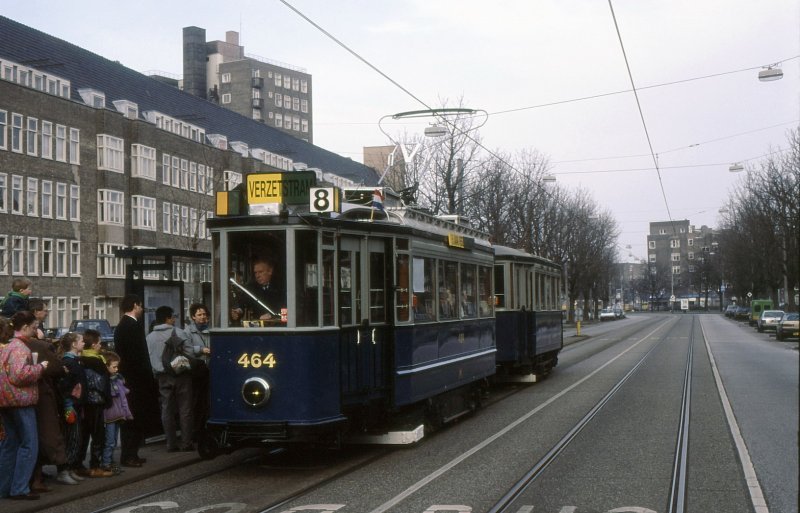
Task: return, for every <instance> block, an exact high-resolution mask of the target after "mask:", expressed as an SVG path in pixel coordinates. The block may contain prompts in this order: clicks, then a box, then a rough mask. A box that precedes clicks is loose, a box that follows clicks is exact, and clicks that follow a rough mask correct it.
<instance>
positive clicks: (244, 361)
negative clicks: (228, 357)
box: [236, 353, 278, 369]
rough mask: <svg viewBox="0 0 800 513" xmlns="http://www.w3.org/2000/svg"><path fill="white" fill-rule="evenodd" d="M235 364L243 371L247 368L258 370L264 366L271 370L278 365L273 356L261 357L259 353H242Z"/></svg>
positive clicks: (270, 354)
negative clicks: (242, 368)
mask: <svg viewBox="0 0 800 513" xmlns="http://www.w3.org/2000/svg"><path fill="white" fill-rule="evenodd" d="M236 363H237V364H239V365H241V366H242V367H244V368H245V369H246V368H248V367H252V368H254V369H258V368H259V367H261V366H264V365H266V366H267V367H269V368H270V369H271V368H273V367H275V366H276V365H277V364H278V362H277V360H275V355H273V354H272V353H269V354H268V355H266V356H262V355H261V353H252V354H251V353H242V355H241V356H239V359H238V360H236Z"/></svg>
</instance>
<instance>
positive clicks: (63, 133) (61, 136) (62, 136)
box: [56, 125, 67, 162]
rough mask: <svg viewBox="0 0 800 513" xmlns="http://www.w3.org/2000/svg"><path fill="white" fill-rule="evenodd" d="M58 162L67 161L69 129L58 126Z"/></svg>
mask: <svg viewBox="0 0 800 513" xmlns="http://www.w3.org/2000/svg"><path fill="white" fill-rule="evenodd" d="M56 160H57V161H59V162H66V161H67V127H65V126H64V125H56Z"/></svg>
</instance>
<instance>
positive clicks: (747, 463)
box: [700, 320, 769, 513]
mask: <svg viewBox="0 0 800 513" xmlns="http://www.w3.org/2000/svg"><path fill="white" fill-rule="evenodd" d="M700 330H701V331H702V332H703V339H704V341H705V343H706V351H707V352H708V359H709V361H710V362H711V371H712V372H713V373H714V381H716V382H717V391H718V392H719V396H720V399H721V400H722V409H723V410H725V419H726V420H727V421H728V429H730V430H731V435H732V436H733V440H734V442H735V443H736V452H737V453H739V461H741V462H742V470H743V471H744V478H745V480H746V481H747V490H748V492H749V493H750V500H751V501H752V503H753V509H754V510H755V512H756V513H769V508H768V507H767V501H766V500H765V499H764V492H763V490H761V485H760V484H759V483H758V476H756V469H755V467H753V461H752V460H751V459H750V452H749V451H748V450H747V444H746V443H745V441H744V438H743V437H742V433H741V431H739V424H737V423H736V417H735V416H734V415H733V408H731V402H730V401H729V400H728V394H727V393H726V392H725V385H723V384H722V378H721V377H720V375H719V370H717V362H716V360H714V354H713V353H712V352H711V346H710V345H709V343H708V337H706V330H705V328H704V327H703V321H702V320H701V321H700Z"/></svg>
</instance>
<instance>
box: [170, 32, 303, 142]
mask: <svg viewBox="0 0 800 513" xmlns="http://www.w3.org/2000/svg"><path fill="white" fill-rule="evenodd" d="M183 89H184V91H186V92H188V93H190V94H193V95H195V96H198V97H200V98H206V99H209V100H211V101H213V102H216V103H218V104H220V105H222V106H223V107H225V108H226V109H230V110H232V111H234V112H238V113H239V114H241V115H243V116H247V117H249V118H252V119H254V120H256V121H260V122H262V123H266V124H268V125H270V126H274V127H275V128H277V129H279V130H281V131H283V132H286V133H287V134H290V135H293V136H294V137H297V138H299V139H303V140H304V141H308V142H313V141H314V129H313V123H312V120H313V115H312V113H313V109H312V101H311V96H312V95H311V90H312V87H311V75H310V74H308V73H306V71H305V70H304V69H303V68H299V67H296V66H292V65H289V64H283V63H279V62H275V61H270V60H268V59H264V58H262V57H256V56H253V55H246V54H245V53H244V46H241V45H239V33H238V32H235V31H228V32H226V33H225V41H206V31H205V29H203V28H199V27H185V28H184V29H183Z"/></svg>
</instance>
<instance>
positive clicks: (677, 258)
mask: <svg viewBox="0 0 800 513" xmlns="http://www.w3.org/2000/svg"><path fill="white" fill-rule="evenodd" d="M672 261H673V262H680V261H681V254H680V253H673V254H672Z"/></svg>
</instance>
